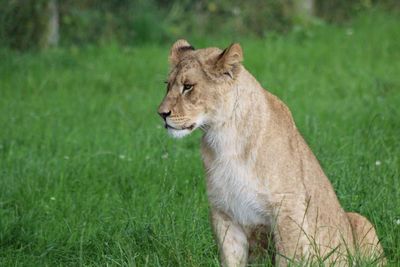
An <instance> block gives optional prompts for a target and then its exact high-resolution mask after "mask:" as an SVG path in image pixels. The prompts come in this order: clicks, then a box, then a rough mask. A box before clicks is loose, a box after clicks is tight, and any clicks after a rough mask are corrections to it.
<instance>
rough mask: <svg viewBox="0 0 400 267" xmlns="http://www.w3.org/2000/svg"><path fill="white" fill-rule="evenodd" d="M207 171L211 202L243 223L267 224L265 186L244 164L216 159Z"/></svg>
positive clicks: (232, 160) (231, 160)
mask: <svg viewBox="0 0 400 267" xmlns="http://www.w3.org/2000/svg"><path fill="white" fill-rule="evenodd" d="M209 167H211V168H209V171H208V181H207V187H208V188H207V189H208V197H209V201H210V203H211V205H212V206H213V207H215V208H218V209H220V210H222V211H224V212H225V213H226V214H228V215H229V216H231V217H232V218H233V219H234V220H236V221H237V222H238V223H240V224H242V225H259V224H267V223H268V216H267V214H268V213H267V210H266V207H267V205H266V204H267V203H265V201H266V192H265V188H263V186H262V185H260V183H259V181H258V179H256V177H255V175H254V174H253V173H252V172H251V171H250V168H248V167H247V166H246V165H245V164H243V163H241V162H240V161H236V160H234V159H230V158H226V159H222V160H221V159H220V160H215V161H214V162H212V164H211V166H209Z"/></svg>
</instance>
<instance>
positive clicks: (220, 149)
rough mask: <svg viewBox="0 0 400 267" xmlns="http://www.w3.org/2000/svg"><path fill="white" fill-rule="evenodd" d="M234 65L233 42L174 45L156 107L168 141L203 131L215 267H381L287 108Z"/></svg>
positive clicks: (362, 222) (370, 238) (366, 227)
mask: <svg viewBox="0 0 400 267" xmlns="http://www.w3.org/2000/svg"><path fill="white" fill-rule="evenodd" d="M242 61H243V52H242V48H241V46H240V45H239V44H237V43H234V44H232V45H230V46H229V47H228V48H226V49H225V50H221V49H219V48H215V47H211V48H205V49H194V48H193V46H191V45H190V44H189V43H188V42H187V41H186V40H178V41H176V42H175V43H174V44H173V46H172V48H171V50H170V55H169V62H170V73H169V76H168V80H167V93H166V95H165V97H164V99H163V100H162V102H161V104H160V106H159V108H158V113H159V115H160V116H161V117H162V119H163V120H164V123H165V128H166V129H167V131H168V133H169V134H170V135H171V136H173V137H175V138H181V137H184V136H186V135H188V134H190V133H192V132H193V131H194V130H196V129H201V130H202V131H203V132H204V134H203V137H202V141H201V154H202V160H203V164H204V168H205V173H206V185H207V195H208V200H209V205H210V220H211V224H212V229H213V232H214V236H215V239H216V243H217V244H218V248H219V254H220V262H221V265H222V266H245V265H246V264H247V263H248V262H249V260H251V259H253V258H254V254H255V253H256V252H257V251H258V253H260V252H261V254H263V253H264V252H265V254H268V253H269V254H270V256H269V259H270V260H271V262H272V263H274V264H275V265H276V266H287V265H290V264H300V265H305V264H306V265H309V264H310V265H313V264H326V265H333V264H334V265H335V266H336V265H337V266H350V265H354V264H356V263H357V259H368V260H370V262H373V263H374V264H377V265H384V264H385V262H386V260H385V258H384V256H383V249H382V247H381V245H380V242H379V239H378V237H377V234H376V232H375V229H374V227H373V226H372V224H371V223H370V222H369V221H368V220H367V219H366V218H365V217H363V216H361V215H360V214H357V213H349V212H345V211H344V210H343V208H342V207H341V205H340V203H339V201H338V198H337V196H336V194H335V192H334V190H333V187H332V185H331V183H330V181H329V180H328V178H327V177H326V175H325V174H324V172H323V170H322V168H321V166H320V164H319V162H318V160H317V159H316V157H315V156H314V154H313V152H312V151H311V150H310V148H309V147H308V145H307V144H306V142H305V141H304V139H303V137H302V136H301V134H300V133H299V131H298V130H297V128H296V125H295V123H294V120H293V118H292V115H291V112H290V111H289V109H288V107H287V106H286V105H285V104H284V103H283V102H282V101H281V100H279V99H278V97H276V96H274V95H273V94H271V93H270V92H268V91H267V90H265V89H263V88H262V86H261V85H260V84H259V83H258V82H257V80H256V79H255V78H254V77H253V76H252V75H251V74H250V73H249V72H248V71H247V70H246V68H245V67H244V66H243V65H242ZM270 248H272V249H270ZM357 255H358V256H359V257H358V256H357ZM256 256H257V255H256Z"/></svg>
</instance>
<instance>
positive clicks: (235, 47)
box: [216, 43, 243, 78]
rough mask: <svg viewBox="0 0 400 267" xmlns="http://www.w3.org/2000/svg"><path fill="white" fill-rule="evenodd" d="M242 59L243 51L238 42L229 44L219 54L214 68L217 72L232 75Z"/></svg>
mask: <svg viewBox="0 0 400 267" xmlns="http://www.w3.org/2000/svg"><path fill="white" fill-rule="evenodd" d="M242 61H243V51H242V47H240V44H236V43H235V44H231V45H230V46H229V47H228V48H226V49H225V50H224V51H223V52H222V53H221V55H219V57H218V59H217V63H216V68H217V70H218V71H219V72H221V73H224V74H227V75H229V76H230V77H231V78H233V77H234V75H235V74H236V71H237V70H238V66H239V65H240V63H241V62H242Z"/></svg>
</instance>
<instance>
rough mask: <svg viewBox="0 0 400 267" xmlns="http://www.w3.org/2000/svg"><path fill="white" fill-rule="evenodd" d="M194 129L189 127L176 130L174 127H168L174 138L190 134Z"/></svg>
mask: <svg viewBox="0 0 400 267" xmlns="http://www.w3.org/2000/svg"><path fill="white" fill-rule="evenodd" d="M191 132H192V131H191V130H188V129H183V130H176V129H172V128H168V134H169V135H170V136H172V137H173V138H177V139H178V138H182V137H184V136H186V135H188V134H190V133H191Z"/></svg>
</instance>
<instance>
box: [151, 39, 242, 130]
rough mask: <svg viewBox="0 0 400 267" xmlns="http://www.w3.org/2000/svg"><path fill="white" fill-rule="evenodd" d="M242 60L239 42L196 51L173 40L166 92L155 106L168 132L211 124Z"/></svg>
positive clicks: (185, 44)
mask: <svg viewBox="0 0 400 267" xmlns="http://www.w3.org/2000/svg"><path fill="white" fill-rule="evenodd" d="M242 59H243V55H242V48H241V47H240V45H239V44H232V45H231V46H229V47H228V48H226V49H225V50H221V49H219V48H205V49H197V50H196V49H194V48H193V47H192V46H191V45H190V44H189V43H188V42H187V41H185V40H178V41H176V42H175V43H174V45H173V46H172V48H171V51H170V55H169V62H170V65H171V70H170V73H169V76H168V80H167V94H166V96H165V97H164V99H163V101H162V102H161V104H160V106H159V108H158V113H159V114H160V116H161V117H162V118H163V119H164V121H165V128H166V129H167V130H168V133H169V134H170V135H172V136H173V137H177V138H179V137H183V136H185V135H188V134H189V133H191V132H192V131H194V130H195V129H196V128H200V127H206V126H210V125H212V124H213V122H214V119H215V117H216V116H217V113H218V110H219V109H220V108H221V107H222V106H223V105H224V103H225V102H226V94H227V93H228V92H229V91H230V90H232V85H233V84H234V82H235V80H236V78H237V77H238V75H239V73H240V71H241V61H242Z"/></svg>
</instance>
